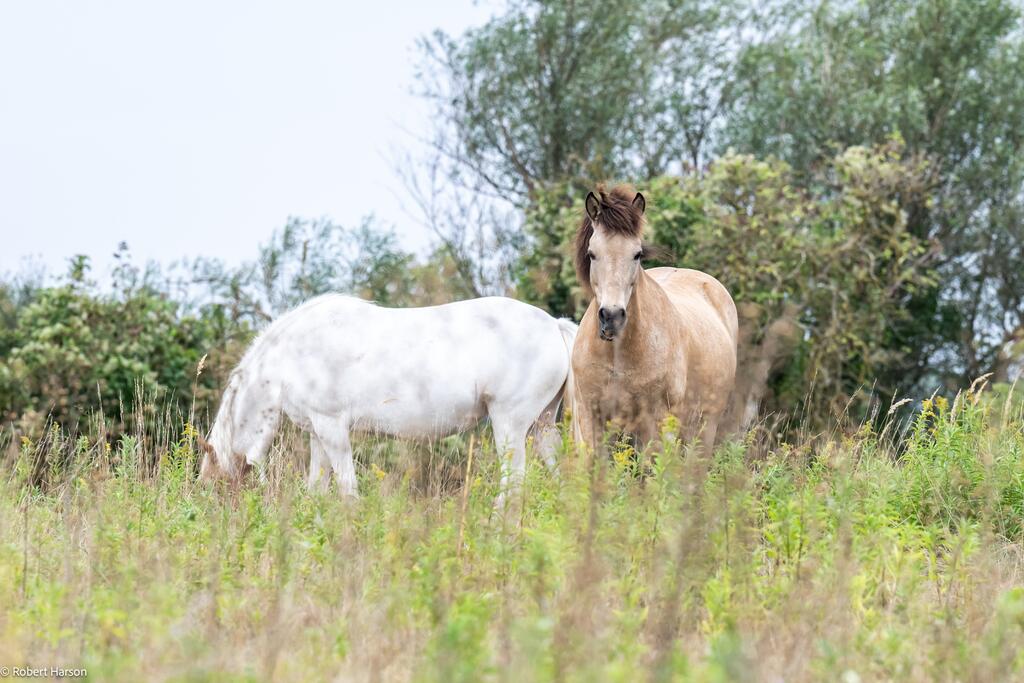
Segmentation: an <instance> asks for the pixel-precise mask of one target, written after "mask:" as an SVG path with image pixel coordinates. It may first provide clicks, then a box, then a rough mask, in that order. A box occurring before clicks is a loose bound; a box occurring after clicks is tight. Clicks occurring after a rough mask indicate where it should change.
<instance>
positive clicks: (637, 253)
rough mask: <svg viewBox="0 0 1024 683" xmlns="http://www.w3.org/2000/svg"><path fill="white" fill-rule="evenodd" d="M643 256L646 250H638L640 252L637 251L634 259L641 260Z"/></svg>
mask: <svg viewBox="0 0 1024 683" xmlns="http://www.w3.org/2000/svg"><path fill="white" fill-rule="evenodd" d="M643 257H644V252H642V251H638V252H636V255H634V256H633V260H634V261H639V260H640V259H642V258H643Z"/></svg>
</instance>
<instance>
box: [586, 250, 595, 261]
mask: <svg viewBox="0 0 1024 683" xmlns="http://www.w3.org/2000/svg"><path fill="white" fill-rule="evenodd" d="M587 258H588V259H590V260H591V261H596V260H597V257H596V256H594V252H592V251H588V252H587Z"/></svg>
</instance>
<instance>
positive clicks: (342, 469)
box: [313, 416, 359, 498]
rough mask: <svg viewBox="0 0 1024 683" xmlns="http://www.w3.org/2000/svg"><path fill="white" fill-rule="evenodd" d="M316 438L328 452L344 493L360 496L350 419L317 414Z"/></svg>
mask: <svg viewBox="0 0 1024 683" xmlns="http://www.w3.org/2000/svg"><path fill="white" fill-rule="evenodd" d="M313 432H314V433H315V438H316V439H318V440H319V441H320V443H321V444H322V445H323V447H324V450H325V451H326V452H327V459H328V460H329V461H330V463H331V469H332V470H334V480H335V481H336V482H338V489H339V490H340V491H341V493H342V494H343V495H346V496H352V497H354V498H358V497H359V489H358V482H357V481H356V465H355V462H354V461H353V459H352V443H351V441H350V440H349V435H348V421H347V420H346V419H344V418H339V417H324V416H317V417H316V418H314V419H313Z"/></svg>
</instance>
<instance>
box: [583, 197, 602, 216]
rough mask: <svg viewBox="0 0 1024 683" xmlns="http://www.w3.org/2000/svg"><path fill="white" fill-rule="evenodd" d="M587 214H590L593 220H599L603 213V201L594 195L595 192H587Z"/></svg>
mask: <svg viewBox="0 0 1024 683" xmlns="http://www.w3.org/2000/svg"><path fill="white" fill-rule="evenodd" d="M586 206H587V215H588V216H590V220H591V221H597V217H598V216H600V215H601V202H600V201H599V200H598V199H597V197H595V196H594V193H593V192H588V193H587V201H586Z"/></svg>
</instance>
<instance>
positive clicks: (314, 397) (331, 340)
mask: <svg viewBox="0 0 1024 683" xmlns="http://www.w3.org/2000/svg"><path fill="white" fill-rule="evenodd" d="M575 336H576V325H575V324H574V323H572V322H570V321H568V320H556V319H555V318H552V317H551V316H550V315H548V314H547V313H545V312H544V311H542V310H540V309H539V308H536V307H534V306H531V305H529V304H525V303H522V302H520V301H516V300H514V299H507V298H503V297H487V298H482V299H472V300H469V301H459V302H456V303H451V304H444V305H442V306H429V307H425V308H405V309H401V308H383V307H380V306H376V305H374V304H372V303H369V302H366V301H363V300H361V299H356V298H353V297H348V296H342V295H338V294H328V295H324V296H321V297H317V298H315V299H312V300H310V301H308V302H307V303H305V304H303V305H301V306H299V307H298V308H296V309H295V310H293V311H291V312H289V313H287V314H285V315H284V316H282V317H281V318H279V319H278V320H277V321H275V322H274V323H273V324H271V325H270V327H268V328H267V330H266V331H264V332H263V333H262V334H261V335H260V336H259V337H257V339H256V340H255V341H254V342H253V343H252V345H251V346H250V347H249V349H248V351H247V352H246V353H245V356H243V358H242V361H241V362H240V363H239V365H238V367H237V368H235V369H234V370H233V371H232V373H231V376H230V378H229V379H228V386H227V389H226V390H225V392H224V397H223V399H222V400H221V405H220V408H219V410H218V411H217V418H216V420H215V421H214V424H213V428H212V429H211V430H210V434H209V438H208V440H200V445H201V446H202V447H203V449H204V450H205V451H206V453H205V455H204V457H203V463H202V468H201V473H202V476H203V477H204V478H210V477H212V476H215V475H216V474H217V471H218V470H219V471H220V472H221V473H223V474H225V475H227V476H228V477H230V478H232V479H237V478H239V477H240V476H241V475H242V473H243V471H244V470H245V469H247V468H248V467H249V466H253V465H258V464H260V463H261V462H262V461H263V458H264V456H265V455H266V452H267V450H268V448H269V446H270V443H271V441H272V440H273V438H274V435H275V434H276V432H277V428H278V425H279V424H280V420H281V415H282V414H284V415H287V416H288V417H289V418H290V419H291V420H292V421H293V422H294V423H295V424H296V425H298V426H299V427H300V428H301V429H303V430H305V431H307V432H309V433H310V464H309V484H310V486H313V487H315V486H326V485H327V483H328V480H327V479H326V477H324V474H325V472H326V468H327V467H328V466H330V468H331V470H333V472H334V477H335V479H336V481H337V484H338V488H339V489H340V490H341V492H342V493H344V494H348V495H351V496H357V495H358V492H357V486H356V471H355V466H354V463H353V460H352V444H351V441H350V434H351V433H352V432H360V433H374V434H386V435H390V436H397V437H405V438H413V439H430V438H435V437H439V436H447V435H450V434H453V433H455V432H460V431H463V430H466V429H469V428H470V427H472V426H474V425H475V424H477V423H478V422H479V421H480V420H481V419H482V418H483V417H485V416H486V417H489V418H490V421H491V426H492V428H493V430H494V443H495V446H496V448H497V451H498V453H499V454H501V455H503V456H504V455H505V454H507V453H508V451H511V452H512V457H511V460H509V459H508V458H505V457H503V458H502V488H503V490H504V489H507V487H508V486H509V485H511V484H513V483H514V482H515V481H518V480H520V479H521V478H522V476H523V473H524V471H525V468H526V438H527V435H528V432H529V431H530V429H531V427H534V426H536V429H537V431H538V432H540V433H539V436H540V437H541V440H542V441H545V440H550V439H551V434H552V433H553V432H552V431H551V429H550V428H551V427H552V426H553V425H554V421H555V413H556V411H557V408H558V404H559V401H560V399H561V397H562V395H563V390H564V387H565V385H566V383H567V381H569V372H570V356H571V355H572V347H573V342H574V340H575ZM540 446H541V448H542V449H543V448H544V447H545V446H548V447H550V446H551V444H550V443H547V444H540ZM544 455H545V458H546V459H548V463H549V464H551V463H552V462H553V454H552V453H551V452H550V450H549V452H546V453H544Z"/></svg>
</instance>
